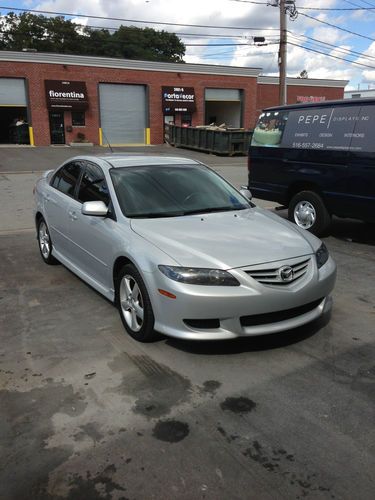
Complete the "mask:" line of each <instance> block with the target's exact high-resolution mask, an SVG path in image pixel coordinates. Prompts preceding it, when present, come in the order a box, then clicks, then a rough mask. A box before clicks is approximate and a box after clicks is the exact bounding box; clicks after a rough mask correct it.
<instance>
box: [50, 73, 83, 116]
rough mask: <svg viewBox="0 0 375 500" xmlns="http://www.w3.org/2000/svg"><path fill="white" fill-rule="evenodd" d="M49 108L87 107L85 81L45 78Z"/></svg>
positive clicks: (77, 108) (74, 109) (75, 109)
mask: <svg viewBox="0 0 375 500" xmlns="http://www.w3.org/2000/svg"><path fill="white" fill-rule="evenodd" d="M45 87H46V97H47V106H48V108H49V109H61V110H64V109H67V110H73V111H83V110H85V109H87V108H88V104H89V103H88V98H87V90H86V83H85V82H70V81H66V80H65V81H63V80H45Z"/></svg>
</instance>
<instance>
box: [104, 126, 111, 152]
mask: <svg viewBox="0 0 375 500" xmlns="http://www.w3.org/2000/svg"><path fill="white" fill-rule="evenodd" d="M102 134H103V137H104V139H105V141H106V142H107V143H108V146H109V149H110V150H111V153H113V149H112V146H111V143H110V142H109V140H108V139H107V136H106V135H105V133H104V130H103V129H102Z"/></svg>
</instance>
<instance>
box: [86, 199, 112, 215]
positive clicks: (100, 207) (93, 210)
mask: <svg viewBox="0 0 375 500" xmlns="http://www.w3.org/2000/svg"><path fill="white" fill-rule="evenodd" d="M81 212H82V213H83V215H92V216H95V217H106V216H107V214H108V207H107V206H106V204H105V203H103V202H102V201H86V202H85V203H84V204H83V205H82V210H81Z"/></svg>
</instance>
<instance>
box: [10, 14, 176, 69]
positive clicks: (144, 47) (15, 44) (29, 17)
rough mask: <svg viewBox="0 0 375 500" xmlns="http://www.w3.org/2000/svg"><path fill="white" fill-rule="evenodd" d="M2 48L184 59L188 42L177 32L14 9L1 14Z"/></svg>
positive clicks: (144, 58) (90, 54)
mask: <svg viewBox="0 0 375 500" xmlns="http://www.w3.org/2000/svg"><path fill="white" fill-rule="evenodd" d="M0 49H1V50H16V51H20V50H22V49H33V50H37V51H38V52H57V53H59V54H79V55H89V56H103V57H121V58H125V59H141V60H147V61H165V62H183V60H182V58H183V56H184V54H185V45H184V44H183V43H182V42H181V40H180V39H179V38H178V37H177V35H175V34H174V33H168V32H166V31H155V30H154V29H152V28H137V27H134V26H120V28H119V29H118V30H117V31H115V32H113V33H111V32H110V31H109V30H106V29H92V28H85V27H82V26H78V25H76V24H74V23H72V22H71V21H70V20H66V19H65V18H64V17H62V16H58V17H46V16H42V15H35V14H31V13H28V12H25V13H22V14H19V15H18V14H14V13H13V12H10V13H9V14H7V15H6V16H4V17H2V18H0Z"/></svg>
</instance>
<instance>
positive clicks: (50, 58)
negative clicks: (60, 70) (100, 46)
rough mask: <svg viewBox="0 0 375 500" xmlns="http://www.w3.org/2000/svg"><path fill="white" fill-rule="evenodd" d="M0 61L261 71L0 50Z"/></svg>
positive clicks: (184, 70)
mask: <svg viewBox="0 0 375 500" xmlns="http://www.w3.org/2000/svg"><path fill="white" fill-rule="evenodd" d="M0 61H9V62H10V61H11V62H23V63H42V64H65V65H72V66H91V67H93V66H94V67H102V68H113V69H132V70H139V71H159V72H170V73H198V74H211V75H232V76H245V77H258V76H259V73H260V72H261V68H245V67H241V66H221V65H214V64H191V63H169V62H156V61H138V60H135V59H115V58H110V57H93V56H77V55H70V54H55V53H48V52H16V51H0Z"/></svg>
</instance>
